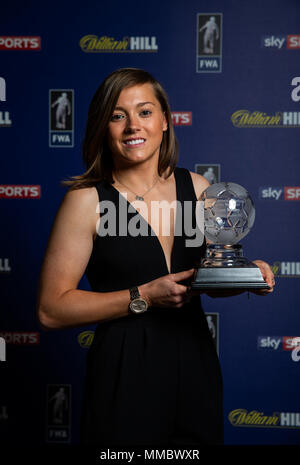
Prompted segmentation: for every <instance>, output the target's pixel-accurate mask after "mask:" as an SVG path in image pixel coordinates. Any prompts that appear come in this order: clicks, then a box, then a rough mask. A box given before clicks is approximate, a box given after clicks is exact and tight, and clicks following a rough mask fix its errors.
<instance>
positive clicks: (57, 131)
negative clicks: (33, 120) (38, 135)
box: [49, 89, 74, 147]
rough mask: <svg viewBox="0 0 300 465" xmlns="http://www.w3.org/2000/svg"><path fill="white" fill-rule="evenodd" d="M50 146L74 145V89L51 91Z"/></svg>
mask: <svg viewBox="0 0 300 465" xmlns="http://www.w3.org/2000/svg"><path fill="white" fill-rule="evenodd" d="M49 125H50V128H49V147H74V90H73V89H52V90H50V91H49Z"/></svg>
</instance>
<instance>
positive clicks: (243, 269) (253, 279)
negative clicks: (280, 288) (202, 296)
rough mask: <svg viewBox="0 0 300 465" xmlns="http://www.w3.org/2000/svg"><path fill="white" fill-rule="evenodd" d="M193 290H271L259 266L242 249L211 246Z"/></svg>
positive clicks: (196, 277)
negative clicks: (244, 255) (245, 255)
mask: <svg viewBox="0 0 300 465" xmlns="http://www.w3.org/2000/svg"><path fill="white" fill-rule="evenodd" d="M191 288H192V290H196V289H200V290H203V291H205V290H212V289H220V290H221V289H244V290H247V289H269V286H268V285H267V283H266V282H265V280H264V279H263V277H262V274H261V272H260V269H259V268H258V266H256V265H255V264H254V263H252V262H251V261H249V260H248V259H247V258H245V257H243V251H242V247H241V246H240V245H239V244H235V245H218V244H209V245H208V246H207V251H206V257H205V258H203V259H202V260H201V264H200V267H199V268H198V269H197V271H196V273H195V277H194V281H193V282H192V284H191Z"/></svg>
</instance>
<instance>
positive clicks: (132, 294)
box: [129, 286, 141, 300]
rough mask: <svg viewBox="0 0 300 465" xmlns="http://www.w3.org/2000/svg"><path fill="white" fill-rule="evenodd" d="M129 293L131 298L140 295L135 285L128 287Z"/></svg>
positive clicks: (136, 297)
mask: <svg viewBox="0 0 300 465" xmlns="http://www.w3.org/2000/svg"><path fill="white" fill-rule="evenodd" d="M129 293H130V299H131V300H134V299H138V298H139V297H141V295H140V293H139V290H138V287H137V286H134V287H131V288H130V289H129Z"/></svg>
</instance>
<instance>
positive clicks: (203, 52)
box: [196, 13, 222, 73]
mask: <svg viewBox="0 0 300 465" xmlns="http://www.w3.org/2000/svg"><path fill="white" fill-rule="evenodd" d="M196 60H197V62H196V63H197V66H196V72H197V73H220V72H221V70H222V13H205V14H203V13H198V15H197V57H196Z"/></svg>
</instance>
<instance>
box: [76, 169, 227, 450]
mask: <svg viewBox="0 0 300 465" xmlns="http://www.w3.org/2000/svg"><path fill="white" fill-rule="evenodd" d="M174 175H175V179H176V190H177V200H178V201H180V202H181V205H182V209H183V210H184V207H185V206H186V205H187V204H184V202H183V201H190V202H189V203H190V204H191V202H192V203H193V206H195V205H196V195H195V191H194V188H193V183H192V179H191V176H190V173H189V172H188V170H186V169H184V168H176V170H175V172H174ZM96 188H97V191H98V193H99V199H101V202H100V205H101V204H103V205H104V204H105V202H104V200H110V201H112V202H114V204H115V205H116V206H118V205H122V206H123V207H127V209H128V207H129V210H130V204H129V203H128V202H127V200H126V199H125V198H124V197H123V196H122V195H121V194H119V192H118V191H117V190H116V189H115V188H114V187H113V186H112V185H110V184H107V183H105V182H100V183H99V184H98V185H97V186H96ZM122 202H123V204H122ZM186 208H187V207H186ZM102 215H103V212H102V211H101V218H102ZM136 215H138V214H137V212H136V210H135V211H133V209H131V212H130V211H129V213H128V222H130V220H131V219H132V218H133V217H134V216H135V218H137V217H136ZM176 216H177V215H176ZM116 217H117V218H116V230H117V232H118V231H119V220H118V215H116ZM103 218H104V216H103ZM179 218H180V216H179V215H178V219H177V223H176V228H177V227H179V226H180V224H179V223H178V221H179ZM181 218H182V221H183V218H184V214H182V215H181ZM138 219H139V221H140V222H141V224H142V223H143V222H144V226H145V227H147V228H148V229H147V230H148V232H149V233H150V234H148V235H147V236H141V235H139V236H136V237H132V236H129V235H122V234H123V233H122V231H121V234H120V233H119V234H117V235H111V236H108V235H106V236H104V235H101V236H100V235H98V236H97V238H96V240H95V241H94V247H93V251H92V254H91V257H90V261H89V263H88V266H87V269H86V276H87V278H88V280H89V283H90V286H91V289H92V290H93V291H98V292H110V291H118V290H123V289H129V288H130V287H133V286H139V285H141V284H144V283H146V282H149V281H151V280H154V279H156V278H159V277H161V276H164V275H166V274H168V272H169V271H168V268H167V263H166V260H165V255H164V252H163V249H162V247H161V245H160V242H159V240H158V237H157V236H156V235H155V234H154V232H153V231H152V229H151V228H150V226H149V224H148V223H146V221H145V220H144V219H143V218H142V216H141V215H138ZM195 224H196V223H195V215H194V214H193V223H192V226H195ZM181 226H182V228H181V230H182V231H183V234H182V235H175V236H174V245H173V250H172V257H171V273H176V272H179V271H184V270H188V269H190V268H192V267H194V266H195V263H196V262H197V261H198V259H199V258H200V257H201V256H202V255H203V253H204V250H205V246H204V245H202V246H201V247H198V248H195V247H186V242H185V241H186V239H190V237H189V236H186V235H185V234H184V233H186V234H189V233H188V232H186V231H185V229H184V227H183V225H181ZM176 231H178V230H177V229H176ZM222 441H223V414H222V377H221V372H220V366H219V360H218V357H217V354H216V351H215V347H214V344H213V341H212V338H211V334H210V331H209V329H208V325H207V322H206V317H205V315H204V313H203V310H202V307H201V301H200V297H193V298H192V300H191V301H190V302H189V303H187V304H185V305H184V306H183V307H182V308H180V309H174V308H153V307H151V308H150V309H149V310H148V311H147V312H145V313H142V314H139V315H135V314H132V315H128V316H125V317H121V318H118V319H115V320H110V321H105V322H101V323H100V324H99V325H98V326H97V329H96V332H95V336H94V340H93V343H92V346H91V348H90V349H89V352H88V355H87V373H86V380H85V391H84V402H83V411H82V421H81V442H82V443H83V444H95V445H132V446H135V445H148V444H152V445H158V446H159V445H169V444H174V445H176V444H195V445H196V444H197V445H201V444H220V443H222Z"/></svg>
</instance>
